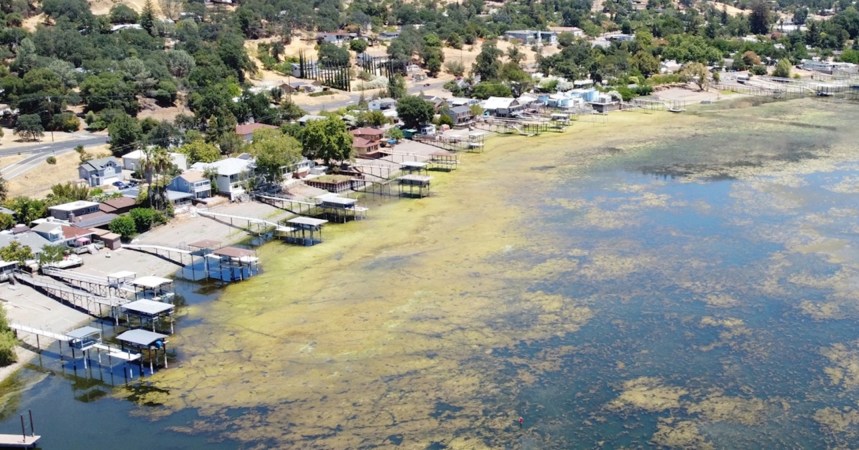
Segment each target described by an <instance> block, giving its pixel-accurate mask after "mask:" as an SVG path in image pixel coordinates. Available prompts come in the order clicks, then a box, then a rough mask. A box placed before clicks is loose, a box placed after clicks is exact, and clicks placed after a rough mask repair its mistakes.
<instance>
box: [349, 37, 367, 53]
mask: <svg viewBox="0 0 859 450" xmlns="http://www.w3.org/2000/svg"><path fill="white" fill-rule="evenodd" d="M349 50H352V51H353V52H355V53H364V51H366V50H367V41H365V40H363V39H352V40H351V41H349Z"/></svg>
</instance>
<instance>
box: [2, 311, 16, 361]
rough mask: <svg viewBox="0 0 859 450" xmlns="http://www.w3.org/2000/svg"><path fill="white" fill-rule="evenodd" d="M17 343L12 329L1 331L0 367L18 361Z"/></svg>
mask: <svg viewBox="0 0 859 450" xmlns="http://www.w3.org/2000/svg"><path fill="white" fill-rule="evenodd" d="M0 309H2V308H0ZM4 325H5V323H4ZM15 344H16V342H15V335H13V334H12V332H11V331H0V367H2V366H8V365H9V364H12V363H14V362H15V361H18V355H17V354H16V353H15Z"/></svg>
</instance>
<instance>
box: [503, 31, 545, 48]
mask: <svg viewBox="0 0 859 450" xmlns="http://www.w3.org/2000/svg"><path fill="white" fill-rule="evenodd" d="M504 37H506V38H508V39H518V40H520V41H522V42H524V43H525V44H528V45H530V44H543V45H555V44H557V43H558V33H555V32H554V31H539V30H510V31H506V32H504Z"/></svg>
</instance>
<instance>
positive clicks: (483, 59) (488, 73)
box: [471, 41, 502, 81]
mask: <svg viewBox="0 0 859 450" xmlns="http://www.w3.org/2000/svg"><path fill="white" fill-rule="evenodd" d="M501 55H502V52H501V50H499V49H498V47H496V46H495V42H492V41H487V42H484V43H483V47H482V48H481V49H480V53H479V54H478V55H477V58H476V59H475V60H474V65H473V66H472V67H471V71H472V73H474V75H475V76H479V77H480V80H481V81H492V80H496V79H498V75H499V74H500V73H501V60H500V58H501Z"/></svg>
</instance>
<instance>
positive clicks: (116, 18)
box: [110, 3, 139, 23]
mask: <svg viewBox="0 0 859 450" xmlns="http://www.w3.org/2000/svg"><path fill="white" fill-rule="evenodd" d="M138 18H139V16H138V15H137V11H135V10H134V9H132V8H131V7H130V6H128V5H126V4H123V3H117V4H115V5H113V6H112V7H111V8H110V23H137V19H138Z"/></svg>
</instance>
